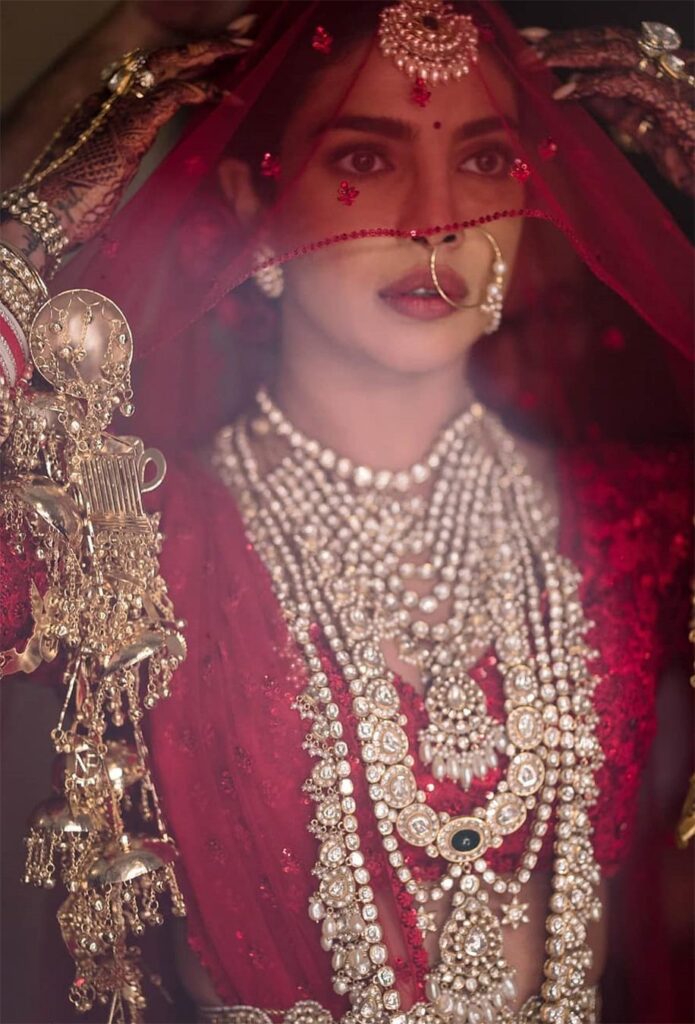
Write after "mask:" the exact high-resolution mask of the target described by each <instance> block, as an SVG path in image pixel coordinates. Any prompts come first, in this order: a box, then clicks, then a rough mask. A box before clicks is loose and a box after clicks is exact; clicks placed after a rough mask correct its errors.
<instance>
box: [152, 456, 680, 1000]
mask: <svg viewBox="0 0 695 1024" xmlns="http://www.w3.org/2000/svg"><path fill="white" fill-rule="evenodd" d="M597 456H598V457H597ZM558 469H559V471H560V476H561V481H562V498H563V503H562V522H563V530H562V539H561V550H562V551H563V553H564V554H567V555H568V556H571V557H572V558H573V559H575V560H576V562H577V564H578V565H579V566H580V567H581V568H582V570H583V571H584V574H585V582H584V592H583V600H584V605H585V608H586V609H587V613H588V614H589V616H590V617H591V618H592V619H593V620H594V622H595V627H594V629H593V631H592V642H593V643H595V644H596V646H597V648H598V649H599V650H600V652H601V660H600V671H601V675H602V683H601V686H600V689H599V691H598V694H597V704H598V706H599V707H600V712H601V727H600V728H601V733H600V735H601V742H602V745H603V748H604V750H605V752H606V763H605V766H604V768H603V769H602V771H601V776H600V789H601V797H600V801H599V803H598V804H597V805H596V808H595V810H594V814H593V823H594V830H595V833H594V842H595V848H596V851H597V855H598V858H599V860H600V863H601V865H602V868H603V869H604V872H605V873H606V874H608V875H612V874H614V873H615V871H616V870H617V868H618V866H619V865H620V863H621V861H622V860H623V859H624V856H625V853H626V850H627V849H628V846H629V843H630V840H631V838H632V829H633V825H634V817H635V810H636V800H637V792H638V786H639V781H640V776H641V772H642V769H643V767H644V764H645V760H646V757H647V754H648V752H649V749H650V746H651V742H652V739H653V736H654V732H655V728H656V718H655V690H656V685H657V681H658V678H659V674H660V672H661V670H662V669H663V667H664V664H665V662H666V661H667V659H669V658H671V657H673V654H674V652H675V650H676V648H675V647H674V645H673V642H672V641H670V640H669V638H668V636H667V635H666V634H665V633H664V632H663V630H660V629H659V621H660V619H661V618H662V617H665V618H667V619H670V623H671V626H672V627H674V632H676V631H677V630H678V629H679V628H680V629H682V631H683V633H685V629H684V626H685V624H684V622H683V619H684V618H685V607H684V603H683V595H684V589H685V587H684V584H685V583H686V577H687V567H688V561H689V559H688V541H687V529H686V524H687V517H688V512H687V510H688V504H689V499H688V465H687V461H686V460H685V459H684V458H683V453H682V452H673V451H672V452H668V451H666V450H661V451H658V450H654V451H652V452H651V453H644V454H643V455H642V456H638V455H637V454H636V453H634V452H630V451H629V450H627V449H625V448H624V447H622V446H613V447H604V448H602V449H601V450H600V451H599V452H597V451H596V450H592V451H587V450H586V449H585V448H577V449H575V450H573V451H571V452H568V453H567V454H565V455H564V456H563V457H562V459H561V460H560V462H559V465H558ZM179 472H180V473H181V476H180V477H178V473H179ZM176 476H177V478H178V479H176V483H178V484H179V486H174V487H170V488H169V494H168V499H167V501H166V503H165V506H164V509H163V525H164V528H165V530H166V532H167V535H168V541H167V545H166V547H165V558H164V567H165V571H166V572H167V579H168V580H169V581H170V585H171V587H172V591H173V594H174V595H175V598H176V600H177V602H178V607H180V608H181V612H182V614H183V615H184V616H185V617H186V619H187V620H188V622H189V631H188V637H189V643H190V650H189V656H188V660H187V662H186V665H185V666H184V668H183V669H182V670H181V679H180V684H179V686H178V687H177V690H176V692H175V694H174V695H173V697H172V698H171V700H170V701H169V702H168V703H167V704H166V705H162V706H161V707H160V708H159V709H158V710H157V712H156V714H155V715H154V719H153V732H152V741H153V747H152V749H153V754H154V764H155V768H156V771H157V776H158V779H159V780H160V787H161V793H162V797H163V800H164V803H165V808H166V812H167V816H168V819H169V821H170V823H171V825H172V827H173V830H174V834H175V835H176V837H177V842H178V845H179V848H180V851H181V855H182V865H183V869H184V883H185V885H186V887H187V890H188V894H189V904H190V907H191V917H190V920H189V936H190V942H191V944H192V946H193V948H194V949H195V950H196V952H197V953H198V956H199V957H200V960H201V962H202V963H203V964H204V966H205V967H206V968H207V970H208V971H209V972H210V974H211V977H212V978H213V980H214V984H215V988H216V990H217V992H218V994H219V995H220V997H221V998H222V999H224V1000H225V1001H226V1002H228V1003H231V1004H234V1003H237V1002H240V1003H246V1004H249V1005H261V1006H264V1007H269V1008H278V1009H282V1008H286V1007H289V1006H291V1005H292V1004H293V1003H294V1002H295V1001H297V1000H298V999H302V998H312V999H317V1000H319V1001H320V1002H321V1003H322V1004H323V1005H325V1006H327V1007H329V1008H330V1009H331V1010H332V1012H334V1013H341V1012H345V1010H346V1009H347V1005H346V1004H344V1003H343V1001H342V1000H341V999H339V998H338V997H337V996H336V995H335V994H334V993H333V992H332V989H331V986H330V981H329V969H328V962H329V955H328V954H326V953H325V952H324V951H323V950H322V949H321V946H320V944H319V935H318V934H317V933H318V929H316V926H315V925H314V924H313V922H312V921H310V919H309V918H308V916H307V914H306V906H307V901H308V898H309V896H310V895H311V892H312V888H313V887H312V876H311V866H312V865H313V862H314V859H315V849H314V841H313V840H312V838H311V836H310V834H309V833H308V831H307V825H308V824H309V821H310V819H311V814H312V812H311V802H310V799H309V798H308V797H306V796H302V795H300V794H301V786H302V783H303V782H304V780H305V779H306V778H307V777H308V775H309V772H310V769H311V765H310V760H309V758H308V756H307V755H306V754H305V753H304V752H303V750H302V746H301V743H302V738H303V734H304V733H303V726H302V723H301V720H300V719H299V717H298V715H297V713H296V711H294V710H293V708H292V703H293V701H294V699H295V698H296V697H297V696H298V695H299V693H300V692H301V690H302V688H303V682H304V679H303V672H302V669H301V667H300V666H299V665H298V664H297V662H296V660H295V652H294V650H293V645H292V643H291V641H290V639H289V637H288V635H287V632H286V627H285V625H284V621H283V619H282V615H281V610H280V608H279V606H278V605H277V602H276V600H275V599H274V597H273V594H272V591H271V588H270V581H269V579H268V576H267V572H266V570H265V568H264V566H263V565H262V563H261V562H260V561H259V559H258V556H257V555H256V553H255V551H254V549H253V547H252V545H251V544H250V543H249V541H248V539H247V537H246V534H245V532H244V528H243V524H242V523H241V521H240V519H239V517H238V513H237V511H236V509H235V506H234V504H233V502H232V500H231V498H230V496H229V493H228V492H227V491H226V490H225V489H224V488H223V487H222V486H221V485H220V484H219V482H217V481H216V480H215V479H213V478H212V477H211V476H210V475H209V473H208V471H207V470H205V469H204V468H202V467H200V466H199V465H198V464H196V463H193V462H187V463H186V464H185V466H184V467H182V468H181V470H177V473H176ZM192 483H193V486H191V485H192ZM203 523H204V524H205V528H204V529H201V524H203ZM626 622H629V623H630V629H629V631H627V630H626V629H625V623H626ZM326 665H327V668H328V670H329V671H330V672H331V675H332V682H333V684H334V685H335V687H336V692H337V693H339V694H340V695H341V696H340V697H339V698H338V700H339V701H340V700H341V699H342V702H343V703H345V705H346V708H347V707H349V694H348V692H347V690H346V687H345V683H344V682H343V681H342V679H341V677H340V674H339V673H338V671H337V669H336V667H335V666H333V665H331V664H330V660H329V659H328V656H326ZM477 676H478V679H479V680H480V681H481V683H482V685H483V686H484V688H485V690H486V693H487V694H488V697H489V700H490V707H491V710H493V712H494V713H499V711H500V699H499V680H498V679H497V678H496V675H495V671H494V666H493V665H491V664H490V659H489V658H487V659H483V660H482V662H481V663H480V664H479V666H478V669H477ZM400 691H401V696H402V699H403V702H404V710H405V711H406V713H407V715H408V718H409V724H408V730H409V732H410V734H411V738H412V737H413V736H414V735H415V732H416V731H417V728H418V725H419V724H420V723H421V721H422V717H423V707H422V702H421V699H420V698H419V697H418V696H417V695H416V694H415V692H414V691H413V690H412V689H410V688H409V687H408V686H407V684H401V686H400ZM352 724H353V726H354V724H355V723H354V722H353V723H352ZM347 742H348V743H349V745H350V747H351V756H352V757H353V758H354V759H355V762H357V760H358V758H357V740H356V736H355V734H354V733H353V734H352V735H349V736H348V737H347ZM418 779H419V781H420V782H421V783H422V784H424V785H425V786H426V788H427V789H428V791H429V792H430V796H431V801H432V806H434V807H438V806H440V805H441V806H442V807H446V808H447V809H449V810H451V809H452V808H453V809H456V806H457V803H462V805H463V806H465V807H467V806H469V805H470V799H471V797H470V796H468V797H464V798H463V799H462V795H461V793H460V790H458V787H456V786H454V785H453V784H452V783H449V782H443V783H438V782H435V781H434V779H433V778H432V776H431V775H430V774H429V773H428V772H427V771H426V770H425V769H424V768H422V766H420V768H419V769H418ZM360 796H361V797H363V798H364V799H360ZM357 803H358V808H362V812H361V815H360V818H361V827H362V829H363V835H364V842H363V847H364V852H365V856H366V859H367V864H368V867H369V869H370V872H371V873H372V877H373V879H374V886H375V890H376V891H377V899H378V901H379V903H380V904H381V907H380V909H381V919H382V921H386V922H388V927H389V935H388V942H389V947H390V948H391V949H394V950H396V951H397V954H396V958H395V962H396V964H397V965H398V969H399V985H400V988H401V993H402V996H403V999H404V1003H405V1004H406V1006H407V1005H408V1004H409V1003H411V1002H413V1001H414V1000H415V999H416V998H418V997H422V994H423V984H424V973H425V969H426V965H427V959H426V956H425V953H424V950H423V948H422V943H421V940H420V938H419V935H420V933H419V930H418V929H417V928H416V926H415V914H414V910H413V906H412V903H411V900H410V897H407V896H406V895H405V894H403V893H402V892H401V893H399V892H398V887H397V885H396V882H395V878H394V875H393V869H392V868H391V867H390V865H389V864H388V861H387V859H386V856H385V854H384V851H383V848H382V846H381V842H380V839H379V836H378V833H377V831H376V822H375V820H374V819H371V816H370V815H369V814H368V813H365V810H364V808H365V807H367V806H368V799H367V795H366V792H365V793H361V794H359V793H358V797H357ZM358 813H359V812H358ZM523 838H524V834H523V830H522V831H521V832H520V833H519V834H518V837H517V836H515V837H514V839H515V842H514V843H513V844H512V845H511V846H510V847H508V846H506V844H505V849H504V851H503V856H502V857H500V856H499V855H497V859H496V860H495V862H494V863H495V866H497V867H498V868H499V869H501V870H505V869H506V870H508V869H511V868H513V867H514V866H515V864H516V862H517V859H518V856H519V854H520V851H521V847H522V841H523ZM548 853H549V850H548V844H546V847H545V856H546V859H547V857H548ZM413 863H414V864H415V865H416V866H417V865H418V864H419V863H420V864H422V862H420V861H419V858H418V857H417V855H414V856H413ZM423 870H425V868H424V865H423ZM657 927H658V925H657ZM653 938H654V936H653V935H652V937H651V940H652V941H653ZM643 953H644V949H643V948H641V949H639V950H637V951H635V950H633V954H635V958H636V959H638V958H639V956H640V955H641V954H643ZM662 1006H663V1004H662Z"/></svg>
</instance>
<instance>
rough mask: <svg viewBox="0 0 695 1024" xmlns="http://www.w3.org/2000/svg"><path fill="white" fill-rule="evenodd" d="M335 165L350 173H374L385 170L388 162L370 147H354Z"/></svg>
mask: <svg viewBox="0 0 695 1024" xmlns="http://www.w3.org/2000/svg"><path fill="white" fill-rule="evenodd" d="M336 167H338V168H339V169H340V170H341V171H345V172H347V173H350V174H376V173H378V172H379V171H384V170H387V168H388V167H389V164H388V163H387V161H386V160H385V159H384V157H383V156H380V154H379V153H375V152H374V150H371V149H355V150H352V151H351V152H350V153H346V154H345V155H344V156H343V157H342V158H341V159H340V160H338V161H337V162H336Z"/></svg>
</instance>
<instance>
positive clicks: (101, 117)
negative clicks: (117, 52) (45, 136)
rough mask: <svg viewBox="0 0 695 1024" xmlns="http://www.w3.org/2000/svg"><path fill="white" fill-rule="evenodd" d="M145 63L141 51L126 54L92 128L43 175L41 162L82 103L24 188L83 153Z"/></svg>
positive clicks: (29, 173) (34, 166) (34, 167)
mask: <svg viewBox="0 0 695 1024" xmlns="http://www.w3.org/2000/svg"><path fill="white" fill-rule="evenodd" d="M143 62H144V57H143V54H142V51H140V50H131V51H130V52H129V53H126V54H125V55H124V56H123V57H122V58H121V60H120V61H119V63H118V65H117V66H116V67H115V68H114V69H113V75H114V76H118V77H117V79H116V85H115V87H114V88H113V91H112V92H111V95H110V96H108V97H107V98H106V99H105V100H104V102H103V103H102V105H101V108H100V110H99V111H98V112H97V114H96V115H95V116H94V118H93V120H92V121H91V122H90V123H89V125H88V126H87V128H85V130H84V131H82V132H80V135H79V137H78V138H77V139H76V141H75V142H73V143H72V145H71V146H68V148H67V149H66V150H65V151H64V152H63V153H61V154H60V156H57V157H56V158H55V159H54V160H52V161H51V162H50V163H49V164H48V166H47V167H44V169H43V170H42V171H39V170H38V168H39V167H40V166H41V164H42V162H43V161H44V159H45V158H46V155H47V154H48V153H50V151H51V149H52V147H53V146H54V145H55V144H56V143H57V142H58V140H59V139H60V138H61V136H62V134H63V132H64V131H65V129H66V127H67V126H68V124H69V123H70V121H71V119H72V118H73V117H74V115H75V114H76V113H77V111H78V110H79V109H80V107H81V105H82V104H81V103H78V104H76V106H75V107H74V108H73V109H72V110H71V111H70V113H69V114H67V116H66V117H65V118H64V120H63V122H62V124H61V125H60V127H59V128H58V129H57V131H56V132H54V134H53V136H52V138H51V140H50V142H49V143H48V145H46V146H45V147H44V149H43V150H42V151H41V153H40V154H39V155H38V156H37V157H36V159H35V160H34V161H33V163H32V165H31V167H30V168H29V170H28V171H27V172H26V173H25V175H24V176H23V178H22V181H21V184H22V186H25V187H26V186H29V187H32V188H33V187H35V186H36V185H38V183H39V182H41V181H43V179H44V178H46V177H47V176H48V175H49V174H52V173H53V171H55V170H57V169H58V168H59V167H61V166H62V165H63V164H64V163H66V162H67V161H68V160H70V159H71V158H72V157H73V156H74V155H75V153H77V151H78V150H79V149H81V148H82V146H84V144H85V143H86V142H88V141H89V139H91V137H92V136H93V135H94V133H95V132H96V131H97V129H98V128H100V127H101V126H102V124H103V123H104V121H105V120H106V117H107V115H108V114H109V113H110V112H111V109H112V107H113V106H114V104H115V102H116V100H117V99H119V98H120V97H121V96H124V95H125V94H126V93H127V92H128V90H129V89H130V87H131V86H132V84H133V82H134V80H135V75H136V74H137V72H138V71H141V70H142V66H143Z"/></svg>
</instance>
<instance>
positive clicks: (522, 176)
mask: <svg viewBox="0 0 695 1024" xmlns="http://www.w3.org/2000/svg"><path fill="white" fill-rule="evenodd" d="M530 174H531V168H530V167H529V165H528V164H527V163H526V161H525V160H521V159H520V158H519V157H517V158H516V160H514V162H513V163H512V166H511V168H510V171H509V177H510V178H515V179H516V180H517V181H526V179H527V178H528V177H529V176H530Z"/></svg>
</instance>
